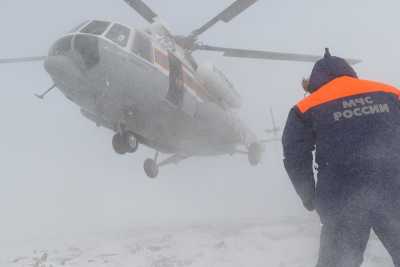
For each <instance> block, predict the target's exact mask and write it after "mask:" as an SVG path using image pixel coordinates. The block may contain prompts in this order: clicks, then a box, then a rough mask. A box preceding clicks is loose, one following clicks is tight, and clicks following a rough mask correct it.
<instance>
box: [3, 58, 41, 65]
mask: <svg viewBox="0 0 400 267" xmlns="http://www.w3.org/2000/svg"><path fill="white" fill-rule="evenodd" d="M46 58H47V57H22V58H3V59H0V64H8V63H23V62H35V61H43V60H45V59H46Z"/></svg>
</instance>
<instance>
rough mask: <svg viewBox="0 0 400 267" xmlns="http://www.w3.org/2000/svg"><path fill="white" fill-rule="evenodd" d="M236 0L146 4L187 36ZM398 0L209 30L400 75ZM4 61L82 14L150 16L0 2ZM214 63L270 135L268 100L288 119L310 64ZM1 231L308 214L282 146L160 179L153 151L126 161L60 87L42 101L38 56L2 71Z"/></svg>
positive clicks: (88, 5) (260, 10) (208, 37)
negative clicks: (146, 167)
mask: <svg viewBox="0 0 400 267" xmlns="http://www.w3.org/2000/svg"><path fill="white" fill-rule="evenodd" d="M231 2H232V1H229V0H219V1H211V0H203V1H195V0H186V1H177V0H174V1H162V0H148V1H147V3H148V4H149V5H150V6H151V7H152V8H154V9H155V10H156V11H157V12H158V13H159V14H160V15H161V16H162V18H163V19H164V20H165V21H166V22H167V24H168V25H169V27H171V28H172V29H174V30H175V32H176V33H180V34H187V33H189V32H191V31H192V30H193V29H195V28H197V27H199V26H200V25H202V24H203V23H204V22H206V21H207V20H208V19H209V18H211V17H212V16H214V15H215V14H216V13H217V12H219V11H220V10H222V9H223V8H224V7H226V6H228V5H229V4H230V3H231ZM399 9H400V3H399V2H398V1H395V0H390V1H389V0H388V1H384V2H382V1H372V0H355V1H351V3H350V2H349V1H344V0H340V1H312V0H304V1H289V0H281V1H273V0H271V1H265V0H264V1H259V3H257V4H256V5H254V6H253V7H252V8H250V9H249V10H247V11H246V12H245V13H243V14H242V15H241V16H239V17H238V18H236V19H235V20H234V21H233V22H232V23H230V24H224V23H219V24H218V25H216V26H215V27H214V28H212V29H211V30H210V31H208V32H207V33H205V34H204V35H202V36H201V38H200V39H201V40H202V41H204V42H206V43H208V44H211V45H221V46H228V47H238V48H249V49H263V50H272V51H282V52H298V53H311V54H321V55H322V53H323V49H324V48H325V47H330V48H331V51H332V53H333V54H335V55H339V56H344V57H352V58H360V59H362V60H363V63H361V64H359V65H358V66H357V67H356V68H357V71H358V72H359V74H360V76H361V77H363V78H367V79H376V80H382V81H385V82H388V83H392V84H395V85H397V84H398V77H397V73H398V66H397V63H398V62H399V59H400V53H398V48H399V47H400V38H398V37H397V32H398V29H397V28H398V18H397V16H398V10H399ZM0 14H1V15H0V22H1V23H0V25H1V26H0V29H1V34H2V38H1V40H2V42H1V45H0V47H1V49H0V57H1V58H7V57H19V56H36V55H45V54H47V51H48V48H49V47H50V46H51V44H52V43H53V42H54V41H55V40H56V39H57V38H58V37H59V36H60V35H62V34H63V33H64V32H67V31H68V30H70V29H71V28H73V27H74V26H76V25H77V24H79V23H80V22H82V21H85V20H87V19H95V18H98V19H109V20H116V21H120V22H123V23H125V24H128V25H132V26H134V27H139V28H142V27H145V26H146V23H145V22H144V21H143V20H142V19H141V18H140V17H139V15H137V14H136V13H135V12H133V11H132V10H131V9H130V8H129V7H128V6H127V5H126V4H125V3H124V2H123V1H107V0H96V1H95V0H86V1H78V0H70V1H54V0H41V1H12V0H2V1H1V2H0ZM196 56H197V58H198V59H199V60H200V61H213V62H215V63H216V65H218V66H219V67H220V68H221V69H222V70H224V72H225V73H226V74H227V76H228V77H230V78H231V80H232V81H233V82H234V83H235V85H236V87H237V89H238V91H239V92H240V93H241V94H242V96H243V99H244V103H245V105H244V107H243V109H242V110H241V111H240V113H241V116H242V117H243V118H244V119H245V120H246V122H248V124H249V125H250V126H251V127H252V128H253V129H254V130H255V131H256V132H257V133H258V134H259V136H261V137H263V136H264V133H263V130H264V129H266V128H268V127H270V119H269V117H268V110H269V109H270V108H272V109H273V110H274V112H275V114H276V116H277V120H278V122H279V125H280V126H283V124H284V122H285V119H286V116H287V113H288V111H289V109H290V108H291V106H293V105H294V104H295V103H296V102H297V101H298V100H299V99H301V98H302V96H303V92H302V90H301V87H300V82H301V79H302V78H303V77H305V76H307V75H309V73H310V71H311V68H312V65H311V64H304V63H288V62H270V61H256V60H241V59H230V58H224V57H222V56H221V55H220V54H218V53H197V54H196ZM0 81H1V92H2V101H1V105H0V118H1V122H2V128H3V129H2V131H1V132H2V133H1V139H0V151H1V152H0V160H1V163H2V164H1V168H0V182H1V184H0V210H1V212H2V215H1V221H0V236H1V237H2V238H1V240H0V243H1V242H2V241H11V242H21V241H23V240H27V239H31V238H35V237H40V236H41V235H52V236H58V235H69V234H71V233H80V232H87V231H97V230H98V231H102V230H104V229H110V228H112V229H116V228H119V227H127V226H132V225H158V224H159V225H163V224H164V225H165V224H167V223H185V222H200V223H201V222H214V221H239V220H244V219H246V220H247V219H253V218H255V219H260V218H261V219H273V218H281V217H288V216H296V217H302V216H310V215H308V214H307V213H306V212H305V211H304V210H303V208H302V206H301V204H300V201H299V199H298V198H297V196H296V195H295V192H294V190H293V189H292V186H291V184H290V182H289V179H288V178H287V176H286V174H285V172H284V170H283V166H282V163H281V159H282V152H281V148H280V144H279V143H276V144H269V145H267V153H266V155H265V158H264V160H263V163H262V165H261V166H259V167H257V168H252V167H250V166H249V164H248V162H247V158H246V157H243V156H239V155H238V156H234V157H228V156H226V157H216V158H214V157H212V158H192V159H188V160H187V161H184V162H182V163H181V164H180V165H178V166H168V167H165V168H162V169H161V173H160V177H159V178H158V179H157V180H149V179H148V178H147V177H146V176H145V174H144V172H143V168H142V165H143V161H144V159H146V158H148V157H152V156H153V154H154V152H153V151H151V150H150V149H147V148H145V147H141V148H140V150H139V152H138V153H136V154H134V155H130V156H123V157H121V156H118V155H116V154H115V153H114V152H113V150H112V147H111V138H112V132H110V131H109V130H106V129H104V128H97V127H96V126H95V125H94V124H93V123H92V122H90V121H88V120H86V119H85V118H83V117H82V116H81V115H80V113H79V108H78V107H77V106H75V105H74V104H72V103H70V102H69V101H68V100H67V99H66V98H64V97H63V95H62V94H61V93H60V92H58V91H55V92H53V93H52V94H51V95H49V96H48V98H47V99H46V100H45V101H44V102H41V101H39V100H38V99H36V98H35V97H33V94H34V93H38V92H41V91H43V90H45V89H47V87H48V86H49V85H51V80H50V78H49V77H48V75H47V74H46V72H45V71H44V69H43V66H42V64H41V63H28V64H13V65H1V66H0Z"/></svg>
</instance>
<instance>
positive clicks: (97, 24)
mask: <svg viewBox="0 0 400 267" xmlns="http://www.w3.org/2000/svg"><path fill="white" fill-rule="evenodd" d="M109 25H110V22H106V21H98V20H95V21H93V22H91V23H90V24H89V25H87V26H86V27H85V28H83V29H82V30H81V32H82V33H90V34H95V35H102V34H103V33H104V32H105V31H106V30H107V28H108V26H109Z"/></svg>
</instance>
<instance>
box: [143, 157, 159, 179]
mask: <svg viewBox="0 0 400 267" xmlns="http://www.w3.org/2000/svg"><path fill="white" fill-rule="evenodd" d="M143 167H144V171H145V172H146V175H147V176H148V177H149V178H152V179H154V178H156V177H157V176H158V171H159V168H158V165H157V162H156V161H155V160H153V159H146V161H145V162H144V166H143Z"/></svg>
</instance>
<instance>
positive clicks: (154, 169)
mask: <svg viewBox="0 0 400 267" xmlns="http://www.w3.org/2000/svg"><path fill="white" fill-rule="evenodd" d="M158 157H159V152H157V153H156V155H155V157H154V159H146V161H145V162H144V166H143V167H144V171H145V173H146V175H147V176H148V177H149V178H151V179H154V178H157V176H158V173H159V170H160V167H163V166H165V165H170V164H178V163H180V162H181V161H183V160H185V159H187V158H189V156H186V155H180V154H175V155H172V156H170V157H168V158H166V159H164V160H162V161H161V162H158Z"/></svg>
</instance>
